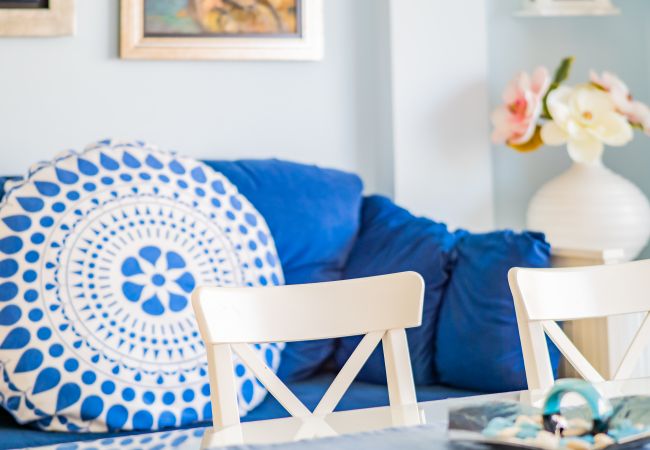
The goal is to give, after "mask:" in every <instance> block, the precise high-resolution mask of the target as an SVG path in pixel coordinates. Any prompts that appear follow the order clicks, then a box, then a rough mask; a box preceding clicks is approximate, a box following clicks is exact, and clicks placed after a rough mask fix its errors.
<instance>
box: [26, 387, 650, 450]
mask: <svg viewBox="0 0 650 450" xmlns="http://www.w3.org/2000/svg"><path fill="white" fill-rule="evenodd" d="M596 387H597V389H598V390H599V391H600V392H601V393H602V394H603V395H604V396H605V397H607V398H615V397H622V396H627V395H650V378H641V379H634V380H625V381H607V382H604V383H600V384H597V385H596ZM545 395H546V391H545V390H536V391H521V392H511V393H503V394H490V395H481V396H475V397H464V398H455V399H447V400H438V401H432V402H423V403H419V404H417V405H413V406H412V407H390V406H387V407H382V408H369V409H360V410H353V411H341V412H334V413H331V414H328V415H326V416H322V417H291V418H284V419H272V420H262V421H257V422H247V423H242V424H241V425H238V426H234V427H229V428H226V429H223V430H219V431H215V430H213V429H212V428H195V429H190V430H175V431H165V432H156V433H147V434H140V435H135V436H129V437H120V438H115V439H102V440H98V441H83V442H77V443H68V444H58V445H56V446H48V447H38V449H40V450H44V449H48V450H49V449H52V450H54V449H57V450H83V449H97V450H99V449H101V450H108V449H120V450H135V449H152V450H154V449H155V450H163V449H196V450H199V449H207V448H218V447H222V448H223V447H231V448H242V449H248V450H250V449H256V450H257V449H259V450H261V449H267V448H273V449H274V450H283V449H285V448H286V449H294V448H298V447H299V448H300V449H308V450H312V449H318V450H319V449H325V448H333V447H335V448H337V449H341V450H347V449H348V448H349V449H358V448H361V449H363V448H368V449H373V450H383V449H384V448H385V449H389V448H390V449H392V448H399V447H401V448H412V449H419V448H422V449H424V448H427V449H432V448H437V449H447V448H455V447H457V446H455V445H453V444H452V443H450V442H449V441H448V439H447V425H448V417H449V411H450V410H451V409H455V408H459V407H462V406H467V405H472V404H477V403H482V402H485V401H495V400H497V401H516V402H522V403H525V404H529V405H533V406H541V403H542V402H543V399H544V397H545ZM575 401H576V402H579V401H580V400H575ZM332 439H336V444H335V445H333V444H332V442H331V440H332ZM298 441H300V442H298ZM278 444H280V445H278ZM474 448H476V446H474Z"/></svg>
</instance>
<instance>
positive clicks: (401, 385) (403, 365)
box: [382, 329, 417, 406]
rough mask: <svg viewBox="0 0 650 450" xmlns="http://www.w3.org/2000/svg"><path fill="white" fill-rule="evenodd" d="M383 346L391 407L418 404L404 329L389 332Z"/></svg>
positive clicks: (385, 336)
mask: <svg viewBox="0 0 650 450" xmlns="http://www.w3.org/2000/svg"><path fill="white" fill-rule="evenodd" d="M382 345H383V348H384V360H385V361H386V380H387V381H388V398H389V400H390V404H391V406H397V405H414V404H416V403H417V398H416V396H415V383H414V382H413V370H412V369H411V358H410V356H409V349H408V343H407V341H406V332H405V331H404V330H403V329H398V330H388V331H387V332H386V334H384V337H383V339H382Z"/></svg>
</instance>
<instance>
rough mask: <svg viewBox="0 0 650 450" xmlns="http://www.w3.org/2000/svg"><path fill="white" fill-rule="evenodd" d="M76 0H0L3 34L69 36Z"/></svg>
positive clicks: (0, 26)
mask: <svg viewBox="0 0 650 450" xmlns="http://www.w3.org/2000/svg"><path fill="white" fill-rule="evenodd" d="M74 1H75V0H0V36H70V35H73V34H74V31H75V18H74V7H75V4H74Z"/></svg>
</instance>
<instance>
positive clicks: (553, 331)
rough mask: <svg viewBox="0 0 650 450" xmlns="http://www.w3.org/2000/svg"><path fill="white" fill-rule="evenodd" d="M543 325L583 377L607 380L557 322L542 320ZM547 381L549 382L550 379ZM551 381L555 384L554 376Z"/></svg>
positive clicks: (593, 380)
mask: <svg viewBox="0 0 650 450" xmlns="http://www.w3.org/2000/svg"><path fill="white" fill-rule="evenodd" d="M542 327H543V328H544V331H545V332H546V334H548V337H550V338H551V340H552V341H553V343H554V344H555V345H556V346H557V348H558V349H560V351H561V352H562V354H563V355H564V357H565V358H566V359H567V360H568V361H569V363H570V364H571V365H572V366H573V367H575V369H576V370H577V371H578V373H579V374H580V376H582V378H584V379H585V380H587V381H590V382H592V383H599V382H602V381H605V379H604V378H603V377H602V375H601V374H600V373H598V371H597V370H596V369H594V366H592V365H591V363H589V361H587V359H586V358H585V357H584V356H583V355H582V353H580V350H578V349H577V348H576V346H575V345H574V344H573V342H571V340H570V339H569V338H568V337H567V335H566V334H564V331H562V329H561V328H560V327H559V326H558V324H557V323H556V322H553V321H552V320H545V321H543V322H542ZM547 354H548V353H547ZM544 359H548V357H547V356H546V357H545V358H544ZM545 381H546V382H548V379H546V380H545ZM550 382H551V384H553V379H552V378H551V381H550ZM546 384H547V383H546Z"/></svg>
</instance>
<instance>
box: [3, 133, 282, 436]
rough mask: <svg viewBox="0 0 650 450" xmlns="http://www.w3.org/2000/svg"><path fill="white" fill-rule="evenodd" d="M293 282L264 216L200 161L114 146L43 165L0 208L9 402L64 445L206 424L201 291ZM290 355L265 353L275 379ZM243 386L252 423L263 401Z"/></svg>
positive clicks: (271, 347)
mask: <svg viewBox="0 0 650 450" xmlns="http://www.w3.org/2000/svg"><path fill="white" fill-rule="evenodd" d="M282 278H283V277H282V270H281V268H280V264H279V262H278V257H277V253H276V252H275V247H274V244H273V239H272V237H271V236H270V232H269V229H268V227H267V225H266V223H265V221H264V219H263V218H262V216H261V215H260V214H259V213H258V212H257V211H256V210H255V209H254V207H253V206H252V205H251V204H250V203H249V202H248V201H247V200H246V198H245V197H244V196H242V195H241V194H240V193H238V192H237V189H236V188H235V186H233V185H232V184H231V183H230V182H229V181H228V180H227V179H226V177H224V176H223V175H222V174H219V173H216V172H214V171H213V170H212V169H210V168H209V167H207V166H205V165H204V164H202V163H200V162H198V161H196V160H193V159H190V158H183V157H180V156H177V155H174V154H171V153H167V152H163V151H160V150H157V149H156V148H154V147H150V146H147V145H145V144H142V143H139V142H127V143H119V142H111V141H103V142H99V143H97V144H94V145H91V146H89V147H88V148H87V149H86V150H84V151H83V152H82V153H76V152H68V153H66V154H63V155H60V156H58V157H56V158H55V159H54V160H52V161H51V162H48V163H41V164H39V165H36V166H33V167H32V169H31V170H30V173H29V175H28V176H27V177H26V179H24V180H23V181H20V182H17V183H12V184H9V185H8V192H7V194H6V195H5V196H4V198H3V200H2V201H1V202H0V361H1V363H0V373H1V377H0V404H2V406H3V407H4V408H5V409H6V410H8V411H9V412H10V413H12V414H13V415H14V416H15V417H16V419H17V420H18V421H19V422H21V423H31V424H33V425H34V426H38V427H40V428H43V429H47V430H52V431H73V432H76V431H79V432H88V431H106V430H110V431H114V430H151V429H158V428H165V427H169V426H180V425H186V424H191V423H194V422H199V421H201V420H205V419H208V418H210V417H211V408H210V402H209V400H210V398H209V384H208V376H207V361H206V356H205V354H206V351H205V346H204V344H203V342H202V340H201V336H200V334H199V330H198V326H197V324H196V320H195V317H194V312H193V311H192V307H191V305H190V295H191V293H192V291H193V290H194V288H195V287H196V286H199V285H209V284H213V285H221V286H241V285H246V286H260V285H269V284H280V283H282ZM282 347H283V344H271V343H265V344H261V345H259V346H257V349H258V350H257V351H258V353H259V354H260V357H262V358H265V359H266V361H267V362H268V365H269V366H270V367H272V368H275V369H277V366H278V365H279V357H280V355H279V354H280V349H281V348H282ZM235 374H236V379H237V382H238V385H237V387H238V390H239V404H240V407H241V411H242V413H244V414H245V413H246V412H247V411H248V410H250V409H252V408H254V407H255V406H256V405H257V404H259V403H260V402H261V401H262V399H263V398H264V395H265V394H266V390H265V389H264V388H263V387H262V386H261V385H260V384H259V383H258V382H257V381H256V379H255V377H254V376H253V374H252V372H250V371H249V370H248V369H247V368H245V367H244V366H243V365H242V364H236V370H235Z"/></svg>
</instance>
